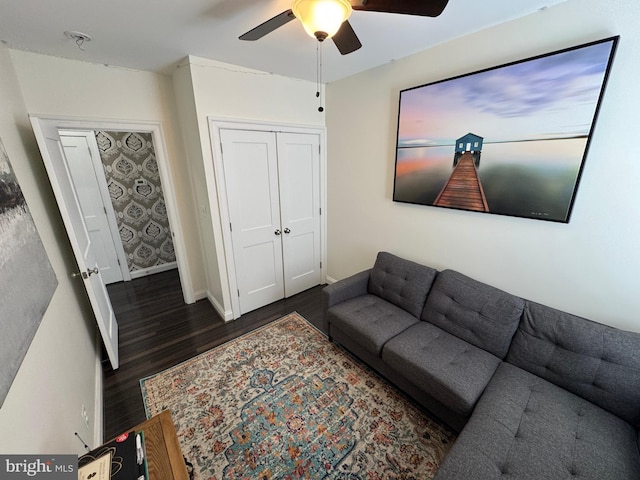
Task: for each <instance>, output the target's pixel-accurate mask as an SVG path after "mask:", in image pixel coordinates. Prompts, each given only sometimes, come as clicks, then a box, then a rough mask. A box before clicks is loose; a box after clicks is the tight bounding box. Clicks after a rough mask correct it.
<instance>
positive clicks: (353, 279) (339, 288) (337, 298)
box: [322, 269, 371, 338]
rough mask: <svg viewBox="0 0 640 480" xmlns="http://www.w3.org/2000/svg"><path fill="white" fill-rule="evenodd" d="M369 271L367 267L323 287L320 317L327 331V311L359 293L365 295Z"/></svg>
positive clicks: (357, 295)
mask: <svg viewBox="0 0 640 480" xmlns="http://www.w3.org/2000/svg"><path fill="white" fill-rule="evenodd" d="M370 273H371V269H368V270H365V271H363V272H360V273H356V274H355V275H351V276H350V277H347V278H344V279H342V280H338V281H337V282H335V283H333V284H331V285H327V286H326V287H324V289H323V290H322V319H323V323H324V328H325V331H327V332H328V331H329V323H328V320H327V311H328V310H329V309H330V308H331V307H333V306H334V305H336V304H338V303H340V302H344V301H345V300H349V299H350V298H355V297H359V296H360V295H366V294H367V292H368V286H369V274H370ZM329 338H331V337H329Z"/></svg>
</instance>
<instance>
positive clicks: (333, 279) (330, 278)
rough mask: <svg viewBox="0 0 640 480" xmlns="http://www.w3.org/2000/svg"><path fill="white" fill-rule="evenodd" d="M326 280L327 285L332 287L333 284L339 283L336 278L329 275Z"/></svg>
mask: <svg viewBox="0 0 640 480" xmlns="http://www.w3.org/2000/svg"><path fill="white" fill-rule="evenodd" d="M326 280H327V285H331V284H332V283H336V282H337V280H336V279H335V278H333V277H330V276H329V275H327V277H326Z"/></svg>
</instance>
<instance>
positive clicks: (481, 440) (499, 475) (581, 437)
mask: <svg viewBox="0 0 640 480" xmlns="http://www.w3.org/2000/svg"><path fill="white" fill-rule="evenodd" d="M505 478H508V479H510V480H558V479H571V478H579V479H585V480H638V479H639V478H640V456H639V455H638V449H637V445H636V431H635V430H634V429H633V427H632V426H631V425H629V424H628V423H626V422H624V421H623V420H622V419H620V418H618V417H616V416H615V415H612V414H611V413H609V412H607V411H605V410H603V409H601V408H599V407H597V406H596V405H593V404H592V403H590V402H588V401H586V400H584V399H582V398H580V397H578V396H577V395H574V394H572V393H570V392H568V391H566V390H564V389H562V388H560V387H557V386H556V385H553V384H552V383H550V382H547V381H545V380H543V379H541V378H539V377H536V376H535V375H532V374H530V373H528V372H526V371H524V370H521V369H519V368H518V367H514V366H513V365H510V364H507V363H502V364H501V365H500V367H498V370H497V371H496V374H495V375H494V377H493V379H492V380H491V382H490V383H489V385H488V387H487V389H486V390H485V393H484V395H483V396H482V398H481V399H480V401H479V402H478V405H477V406H476V409H475V411H474V413H473V415H472V417H471V419H470V420H469V422H468V423H467V425H466V426H465V428H464V429H463V431H462V433H461V434H460V436H459V437H458V439H457V440H456V443H455V444H454V446H453V448H452V449H451V451H450V452H449V454H448V455H447V457H446V458H445V461H444V462H443V464H442V466H441V468H440V470H439V471H438V474H437V475H436V477H435V480H461V479H464V480H475V479H477V480H493V479H496V480H497V479H505Z"/></svg>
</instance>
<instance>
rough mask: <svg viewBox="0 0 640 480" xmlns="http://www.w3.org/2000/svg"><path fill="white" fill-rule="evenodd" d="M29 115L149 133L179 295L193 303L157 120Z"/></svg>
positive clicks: (61, 125) (68, 124) (73, 126)
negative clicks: (170, 234)
mask: <svg viewBox="0 0 640 480" xmlns="http://www.w3.org/2000/svg"><path fill="white" fill-rule="evenodd" d="M29 117H35V118H38V119H40V120H45V121H48V122H52V123H54V124H55V126H56V127H57V128H58V130H84V131H86V130H94V131H95V130H118V131H138V132H144V133H151V138H152V139H153V146H154V149H155V153H156V160H157V162H158V172H159V174H160V181H161V182H162V190H163V194H164V201H165V204H166V205H167V216H168V217H169V224H170V225H171V232H172V233H173V245H174V249H175V252H176V263H177V265H178V274H179V277H180V285H181V287H182V295H183V298H184V301H185V303H188V304H190V303H194V302H195V301H196V298H195V293H194V291H193V284H192V283H191V273H190V270H189V265H188V262H187V254H186V246H185V241H184V237H183V235H182V224H181V223H180V217H179V216H178V207H177V200H176V192H175V185H174V182H173V176H172V173H171V166H170V164H169V160H168V155H167V147H166V144H165V135H164V131H163V128H162V124H161V123H160V122H153V121H128V120H106V119H104V120H100V119H87V118H77V117H64V116H59V115H46V114H45V115H40V114H30V115H29Z"/></svg>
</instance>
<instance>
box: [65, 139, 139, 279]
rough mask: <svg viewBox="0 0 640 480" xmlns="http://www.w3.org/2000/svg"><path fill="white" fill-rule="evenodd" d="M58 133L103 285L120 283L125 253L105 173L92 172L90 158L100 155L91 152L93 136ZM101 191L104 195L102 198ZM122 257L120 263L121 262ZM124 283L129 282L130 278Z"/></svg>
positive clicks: (123, 269)
mask: <svg viewBox="0 0 640 480" xmlns="http://www.w3.org/2000/svg"><path fill="white" fill-rule="evenodd" d="M59 133H60V140H61V142H62V148H63V150H64V155H65V157H66V162H67V169H68V171H69V174H70V175H71V180H72V181H73V185H74V190H75V192H76V195H77V197H78V201H79V203H80V208H81V210H82V215H83V217H84V224H85V226H86V227H87V231H88V232H89V237H90V238H91V245H92V247H93V251H94V252H95V257H96V260H97V262H98V268H99V269H100V276H101V277H102V280H103V281H104V283H105V284H106V285H109V284H110V283H115V282H122V281H123V280H125V276H124V274H125V272H126V268H125V267H126V266H127V264H126V259H125V252H124V248H123V247H122V243H121V242H120V236H119V234H118V225H117V220H116V216H115V213H114V212H113V206H112V205H111V202H110V199H109V198H108V197H107V198H105V197H106V195H107V193H108V191H107V188H108V187H107V182H106V180H105V177H104V173H103V172H100V171H96V169H95V165H94V158H93V156H94V155H96V156H99V153H98V152H97V151H96V152H95V153H94V152H92V151H91V147H92V146H91V144H90V143H89V140H91V138H90V137H91V136H92V137H93V142H94V143H95V134H94V133H93V132H92V131H83V132H73V131H59ZM95 148H96V149H97V147H95ZM100 180H102V182H100ZM103 192H106V193H105V194H104V195H103ZM121 258H122V260H123V262H121V261H120V259H121ZM123 263H124V265H123ZM126 280H131V275H128V276H127V278H126Z"/></svg>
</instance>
